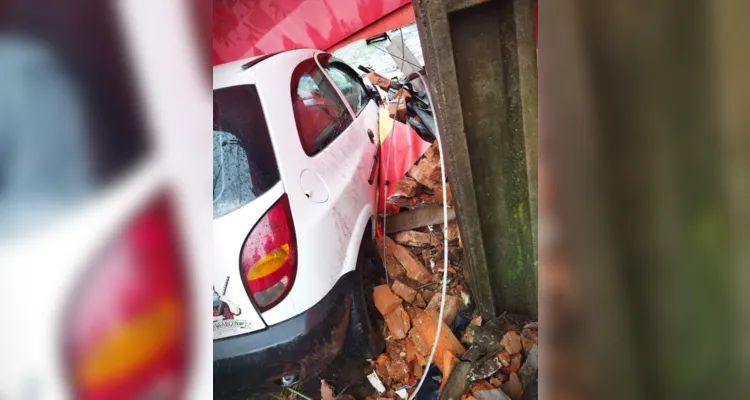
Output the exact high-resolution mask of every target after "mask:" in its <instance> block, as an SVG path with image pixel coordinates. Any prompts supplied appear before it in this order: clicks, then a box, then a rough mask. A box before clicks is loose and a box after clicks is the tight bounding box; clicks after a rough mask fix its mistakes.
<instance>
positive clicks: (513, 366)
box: [500, 353, 521, 374]
mask: <svg viewBox="0 0 750 400" xmlns="http://www.w3.org/2000/svg"><path fill="white" fill-rule="evenodd" d="M519 369H521V353H518V354H515V355H512V356H511V357H510V365H509V366H507V367H503V368H500V371H501V372H502V373H504V374H510V373H511V372H518V370H519Z"/></svg>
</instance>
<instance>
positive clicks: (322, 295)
mask: <svg viewBox="0 0 750 400" xmlns="http://www.w3.org/2000/svg"><path fill="white" fill-rule="evenodd" d="M213 77H214V81H213V89H214V92H213V101H214V127H213V141H214V142H213V143H214V153H213V159H214V185H213V199H214V203H213V213H214V257H215V259H214V280H213V285H214V295H213V309H214V320H213V329H214V344H213V349H214V351H213V354H214V395H215V396H222V397H226V396H231V395H235V394H240V393H244V392H245V391H253V390H255V389H257V386H258V385H260V382H262V381H269V380H275V379H280V378H283V379H284V382H285V383H289V382H292V381H294V380H297V379H304V378H305V377H308V376H311V375H313V374H315V373H316V372H317V371H319V370H320V369H322V368H323V367H325V365H326V364H327V363H328V362H330V361H331V360H332V359H333V358H334V357H335V356H336V355H337V354H338V353H339V351H340V349H341V348H342V346H343V345H344V342H345V340H347V337H348V340H349V343H352V341H353V340H357V339H358V338H359V339H360V342H362V343H365V342H369V338H368V337H367V336H368V335H369V334H370V333H371V331H370V330H369V329H370V324H369V319H368V317H367V311H366V307H365V302H364V293H363V290H362V284H361V269H362V265H363V263H366V262H368V261H367V260H368V257H370V256H372V252H371V251H370V250H369V249H370V248H371V247H372V238H373V232H374V230H373V227H374V223H373V217H374V215H375V205H376V200H377V187H378V184H377V173H378V151H379V138H378V137H377V132H378V104H377V99H376V95H375V94H374V93H377V92H376V91H374V90H372V89H371V88H370V87H368V86H366V85H365V83H364V82H363V80H362V79H361V78H360V77H359V75H358V74H357V73H356V72H355V71H354V70H353V69H352V68H350V67H349V66H347V65H346V64H344V63H343V62H341V61H338V60H337V59H335V58H333V57H332V56H331V55H330V54H328V53H325V52H321V51H317V50H306V49H304V50H292V51H286V52H282V53H278V54H273V55H270V56H261V57H255V58H252V59H246V60H240V61H236V62H232V63H227V64H223V65H219V66H216V67H214V72H213ZM347 331H349V334H347ZM364 347H367V346H364ZM350 350H352V349H350ZM374 351H376V350H375V349H373V350H372V351H370V352H374ZM363 354H364V353H363Z"/></svg>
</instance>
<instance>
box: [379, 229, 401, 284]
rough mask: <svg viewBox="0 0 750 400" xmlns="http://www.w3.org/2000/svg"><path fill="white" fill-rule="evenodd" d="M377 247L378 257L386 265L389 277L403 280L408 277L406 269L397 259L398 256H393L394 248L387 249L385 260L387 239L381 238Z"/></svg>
mask: <svg viewBox="0 0 750 400" xmlns="http://www.w3.org/2000/svg"><path fill="white" fill-rule="evenodd" d="M375 246H376V247H377V249H378V256H379V257H380V258H381V260H382V261H383V263H384V264H385V269H386V271H387V273H388V276H390V277H391V278H393V279H402V278H404V277H405V276H406V269H404V267H403V266H402V265H401V263H400V262H398V260H397V259H396V256H394V255H393V248H392V247H387V248H386V249H385V250H386V251H385V260H383V248H384V246H385V239H384V238H383V237H379V238H377V239H376V240H375Z"/></svg>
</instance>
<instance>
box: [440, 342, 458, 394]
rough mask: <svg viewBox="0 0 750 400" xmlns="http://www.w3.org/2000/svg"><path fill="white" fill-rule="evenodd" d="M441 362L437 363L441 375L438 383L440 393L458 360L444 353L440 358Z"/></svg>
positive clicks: (448, 353)
mask: <svg viewBox="0 0 750 400" xmlns="http://www.w3.org/2000/svg"><path fill="white" fill-rule="evenodd" d="M440 359H441V361H439V362H438V363H437V366H438V369H440V372H442V373H443V379H442V381H441V382H440V389H439V391H440V392H442V391H443V388H444V387H445V384H446V382H448V379H449V378H450V375H451V371H452V370H453V366H454V365H456V364H458V358H456V356H454V355H453V354H451V353H450V352H448V351H444V352H443V354H442V355H441V357H440Z"/></svg>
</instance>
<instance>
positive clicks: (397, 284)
mask: <svg viewBox="0 0 750 400" xmlns="http://www.w3.org/2000/svg"><path fill="white" fill-rule="evenodd" d="M391 290H392V291H393V293H395V294H396V296H398V297H400V298H402V299H404V300H406V301H408V302H409V303H412V302H414V297H416V295H417V291H416V290H414V289H412V288H410V287H409V286H407V285H405V284H403V283H401V281H399V280H395V281H393V284H392V285H391Z"/></svg>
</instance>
